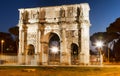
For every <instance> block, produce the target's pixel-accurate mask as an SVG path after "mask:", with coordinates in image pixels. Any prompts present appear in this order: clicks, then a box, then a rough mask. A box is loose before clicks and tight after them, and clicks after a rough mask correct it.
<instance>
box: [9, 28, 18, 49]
mask: <svg viewBox="0 0 120 76" xmlns="http://www.w3.org/2000/svg"><path fill="white" fill-rule="evenodd" d="M9 32H10V33H11V34H12V35H13V36H14V40H15V48H16V50H18V43H19V27H18V26H14V27H11V28H9Z"/></svg>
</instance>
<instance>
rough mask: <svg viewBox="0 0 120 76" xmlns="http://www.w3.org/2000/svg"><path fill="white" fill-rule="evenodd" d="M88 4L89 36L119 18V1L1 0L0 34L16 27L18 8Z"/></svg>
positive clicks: (101, 30)
mask: <svg viewBox="0 0 120 76" xmlns="http://www.w3.org/2000/svg"><path fill="white" fill-rule="evenodd" d="M85 2H87V3H89V5H90V9H91V10H90V21H91V29H90V34H93V33H95V32H104V31H106V27H108V26H109V24H110V23H112V22H114V21H115V19H116V18H118V17H120V0H7V1H6V0H1V1H0V32H8V29H9V28H10V27H13V26H15V25H17V23H18V18H19V12H18V9H19V8H31V7H42V6H55V5H65V4H79V3H85Z"/></svg>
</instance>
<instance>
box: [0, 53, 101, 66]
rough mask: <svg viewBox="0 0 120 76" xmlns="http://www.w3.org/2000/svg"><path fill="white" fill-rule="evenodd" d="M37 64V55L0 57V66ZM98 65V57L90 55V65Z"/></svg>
mask: <svg viewBox="0 0 120 76" xmlns="http://www.w3.org/2000/svg"><path fill="white" fill-rule="evenodd" d="M25 58H26V59H25ZM19 59H20V60H19ZM18 60H19V61H20V62H19V61H18ZM38 62H39V56H37V55H35V56H34V58H32V57H31V56H26V57H25V56H23V55H21V56H20V57H19V56H18V55H14V54H12V55H11V54H9V55H6V54H2V55H0V65H39V64H38ZM22 63H24V64H22ZM99 64H100V57H99V55H91V56H90V65H99Z"/></svg>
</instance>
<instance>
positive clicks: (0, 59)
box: [0, 54, 18, 65]
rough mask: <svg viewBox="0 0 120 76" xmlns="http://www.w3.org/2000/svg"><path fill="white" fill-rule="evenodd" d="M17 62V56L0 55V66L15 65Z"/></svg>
mask: <svg viewBox="0 0 120 76" xmlns="http://www.w3.org/2000/svg"><path fill="white" fill-rule="evenodd" d="M17 62H18V56H17V55H13V54H12V55H5V54H2V55H0V65H16V64H17Z"/></svg>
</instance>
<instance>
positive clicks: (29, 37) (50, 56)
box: [19, 3, 90, 65]
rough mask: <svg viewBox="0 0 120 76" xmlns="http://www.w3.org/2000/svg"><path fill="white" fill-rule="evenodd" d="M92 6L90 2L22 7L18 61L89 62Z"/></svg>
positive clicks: (77, 63)
mask: <svg viewBox="0 0 120 76" xmlns="http://www.w3.org/2000/svg"><path fill="white" fill-rule="evenodd" d="M89 10H90V8H89V5H88V4H87V3H82V4H74V5H62V6H53V7H39V8H27V9H19V11H20V15H19V16H20V17H19V63H20V64H22V63H25V64H35V65H36V64H37V65H39V64H41V65H56V64H57V65H80V64H89V27H90V21H89ZM53 46H54V47H57V48H58V51H55V53H53V52H51V49H50V48H51V47H53ZM32 57H33V58H32ZM30 60H31V61H30Z"/></svg>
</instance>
